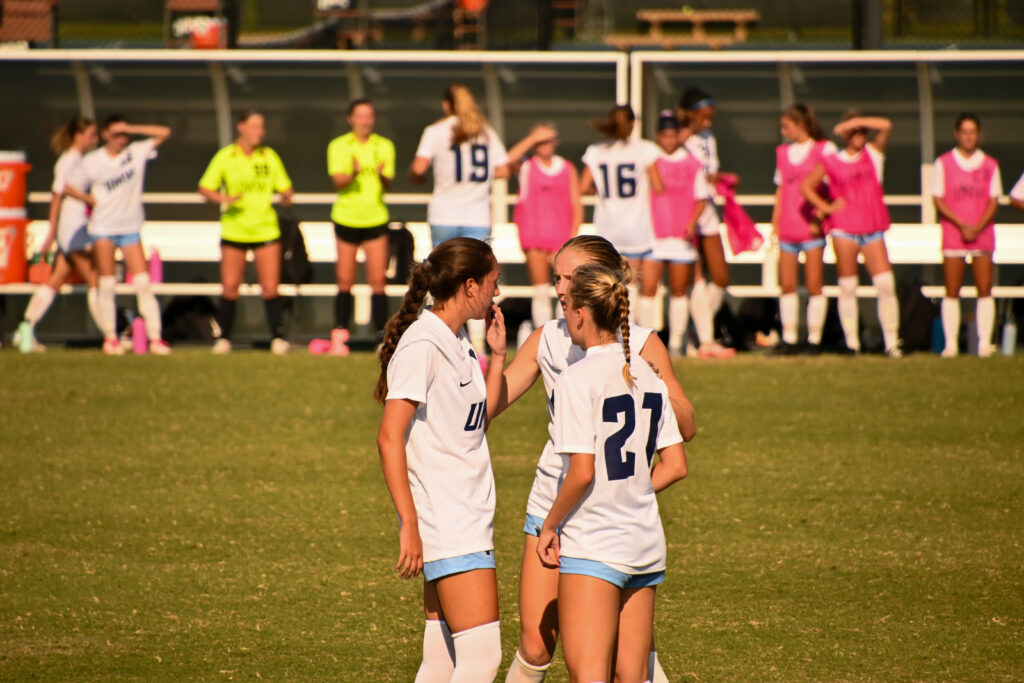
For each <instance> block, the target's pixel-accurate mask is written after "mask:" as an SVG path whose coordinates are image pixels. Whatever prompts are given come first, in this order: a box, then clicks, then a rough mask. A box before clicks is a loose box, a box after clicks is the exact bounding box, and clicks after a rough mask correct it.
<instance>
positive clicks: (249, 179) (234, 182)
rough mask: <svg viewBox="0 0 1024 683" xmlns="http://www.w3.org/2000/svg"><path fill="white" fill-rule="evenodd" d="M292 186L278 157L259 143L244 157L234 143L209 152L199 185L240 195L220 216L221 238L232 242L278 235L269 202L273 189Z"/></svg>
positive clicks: (279, 190)
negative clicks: (207, 161) (207, 164)
mask: <svg viewBox="0 0 1024 683" xmlns="http://www.w3.org/2000/svg"><path fill="white" fill-rule="evenodd" d="M291 186H292V181H291V179H289V178H288V173H286V172H285V170H284V164H283V163H281V157H279V156H277V152H275V151H274V150H272V149H271V148H269V147H264V146H260V147H257V148H256V149H254V150H253V152H252V155H251V156H246V155H245V152H243V151H242V148H241V147H239V146H238V144H237V143H231V144H230V145H228V146H227V147H225V148H223V149H221V150H220V151H218V152H217V153H216V154H214V155H213V159H211V160H210V165H209V166H207V168H206V172H205V173H203V177H202V178H200V179H199V187H201V188H203V189H206V190H213V191H214V192H222V193H223V194H225V195H227V196H229V197H235V196H240V197H241V198H240V199H239V200H238V201H237V202H234V203H232V204H229V205H228V206H227V208H225V209H224V211H223V212H222V213H221V215H220V224H221V237H222V238H223V239H226V240H231V241H233V242H265V241H267V240H273V239H277V238H278V237H280V236H281V230H280V229H279V228H278V226H277V214H275V213H274V207H273V205H272V201H273V197H274V193H275V192H284V191H285V190H288V189H290V188H291Z"/></svg>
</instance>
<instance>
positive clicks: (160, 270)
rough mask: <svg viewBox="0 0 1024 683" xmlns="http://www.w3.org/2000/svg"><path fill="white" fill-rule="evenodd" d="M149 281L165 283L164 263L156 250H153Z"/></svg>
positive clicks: (150, 259) (150, 258)
mask: <svg viewBox="0 0 1024 683" xmlns="http://www.w3.org/2000/svg"><path fill="white" fill-rule="evenodd" d="M149 281H150V282H163V281H164V262H163V260H162V259H161V258H160V252H159V251H157V249H155V248H154V249H153V254H152V255H151V256H150V257H149Z"/></svg>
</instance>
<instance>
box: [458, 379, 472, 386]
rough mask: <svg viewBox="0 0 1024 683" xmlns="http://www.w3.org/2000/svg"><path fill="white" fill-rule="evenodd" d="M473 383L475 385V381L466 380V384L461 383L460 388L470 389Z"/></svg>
mask: <svg viewBox="0 0 1024 683" xmlns="http://www.w3.org/2000/svg"><path fill="white" fill-rule="evenodd" d="M472 383H473V380H471V379H470V380H466V381H465V382H459V387H460V388H461V387H468V386H469V385H470V384H472Z"/></svg>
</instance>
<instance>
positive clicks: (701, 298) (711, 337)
mask: <svg viewBox="0 0 1024 683" xmlns="http://www.w3.org/2000/svg"><path fill="white" fill-rule="evenodd" d="M690 313H691V314H692V315H693V326H694V327H696V328H697V338H698V339H699V340H700V343H701V344H702V345H703V344H710V343H711V342H713V341H715V331H714V320H713V317H714V316H713V314H712V313H711V308H710V304H709V303H708V288H707V283H706V282H705V281H704V280H697V281H696V282H694V283H693V289H692V290H691V291H690Z"/></svg>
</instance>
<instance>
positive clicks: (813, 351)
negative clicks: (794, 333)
mask: <svg viewBox="0 0 1024 683" xmlns="http://www.w3.org/2000/svg"><path fill="white" fill-rule="evenodd" d="M804 353H805V354H806V355H808V356H820V355H821V344H811V343H810V342H807V346H805V347H804Z"/></svg>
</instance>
